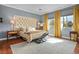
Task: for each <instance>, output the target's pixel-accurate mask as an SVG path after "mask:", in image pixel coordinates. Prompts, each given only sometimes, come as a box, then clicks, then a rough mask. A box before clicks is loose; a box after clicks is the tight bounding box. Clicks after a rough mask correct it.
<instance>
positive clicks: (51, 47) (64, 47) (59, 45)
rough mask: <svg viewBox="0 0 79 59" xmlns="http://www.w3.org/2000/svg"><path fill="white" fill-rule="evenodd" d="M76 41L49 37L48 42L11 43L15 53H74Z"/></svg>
mask: <svg viewBox="0 0 79 59" xmlns="http://www.w3.org/2000/svg"><path fill="white" fill-rule="evenodd" d="M75 46H76V42H73V41H69V40H62V39H58V38H49V39H48V40H47V41H46V42H44V43H41V44H36V43H34V42H32V43H30V44H27V43H26V42H22V43H18V44H14V45H11V49H12V52H13V53H14V54H73V53H74V48H75Z"/></svg>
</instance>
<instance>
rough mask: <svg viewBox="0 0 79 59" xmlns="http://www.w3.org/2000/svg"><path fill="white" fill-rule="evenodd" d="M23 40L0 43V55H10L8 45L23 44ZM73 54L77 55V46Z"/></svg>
mask: <svg viewBox="0 0 79 59" xmlns="http://www.w3.org/2000/svg"><path fill="white" fill-rule="evenodd" d="M23 41H24V40H23V39H21V38H17V39H11V40H8V41H6V40H5V41H0V54H12V50H11V48H10V45H12V44H17V43H20V42H23ZM74 53H75V54H79V44H76V47H75V49H74Z"/></svg>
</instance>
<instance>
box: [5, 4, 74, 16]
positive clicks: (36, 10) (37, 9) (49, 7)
mask: <svg viewBox="0 0 79 59" xmlns="http://www.w3.org/2000/svg"><path fill="white" fill-rule="evenodd" d="M4 6H8V7H12V8H16V9H20V10H24V11H26V12H30V13H33V14H38V15H42V14H46V13H50V12H54V11H56V10H59V9H64V8H67V7H70V6H73V4H4Z"/></svg>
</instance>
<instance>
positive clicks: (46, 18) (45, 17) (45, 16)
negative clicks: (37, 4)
mask: <svg viewBox="0 0 79 59" xmlns="http://www.w3.org/2000/svg"><path fill="white" fill-rule="evenodd" d="M44 30H45V31H48V15H47V14H45V15H44Z"/></svg>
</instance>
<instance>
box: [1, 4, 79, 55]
mask: <svg viewBox="0 0 79 59" xmlns="http://www.w3.org/2000/svg"><path fill="white" fill-rule="evenodd" d="M52 7H53V8H52ZM73 9H74V11H73ZM76 11H77V12H76ZM73 15H74V16H75V15H76V16H75V19H79V18H78V16H79V8H78V6H77V5H74V4H63V5H62V4H41V5H40V4H3V5H0V18H1V19H2V22H0V48H1V49H0V53H2V54H6V53H7V54H8V53H15V54H21V53H23V54H24V53H25V54H34V53H35V54H47V53H48V54H59V53H60V54H64V53H66V54H67V53H70V54H71V53H79V46H78V44H77V45H76V42H74V41H76V37H73V38H74V40H72V39H73V38H72V39H71V41H69V40H70V36H69V35H70V34H69V33H70V31H73V29H72V27H73V26H72V24H74V20H73V17H74V16H73ZM50 20H54V21H55V23H54V21H50ZM76 21H78V20H76ZM50 22H52V25H51V24H50ZM78 22H79V21H78ZM78 22H75V23H76V24H75V29H74V30H75V31H78ZM76 26H77V27H76ZM15 27H16V28H15ZM18 27H20V28H19V29H18ZM21 27H27V28H28V30H29V32H31V33H35V34H31V36H32V37H30V36H29V35H26V34H21V35H19V36H21V37H23V39H21V38H18V39H17V38H16V37H15V36H17V35H15V36H12V37H7V36H8V35H9V34H7V32H8V33H9V32H11V33H15V34H17V33H16V31H13V30H15V29H18V30H22V28H21ZM30 27H32V28H30ZM32 30H33V32H32ZM35 30H40V31H35ZM24 31H26V30H24ZM47 32H48V33H49V35H48V36H46V37H45V39H47V40H48V41H45V42H44V43H40V44H39V45H38V44H35V43H31V42H29V40H31V41H32V39H33V38H34V39H35V38H37V37H38V38H39V37H41V36H42V35H43V34H44V33H47ZM27 34H28V33H27ZM36 35H37V36H36ZM27 37H28V38H27ZM55 37H57V38H55ZM26 39H28V42H29V43H27V42H26ZM53 39H54V40H53ZM55 39H56V40H55ZM60 39H61V40H60ZM65 39H67V40H65ZM46 42H48V43H49V44H48V43H46ZM70 43H71V45H70V46H68V45H67V44H70ZM42 44H43V45H42ZM27 45H28V46H27ZM46 45H47V46H46ZM58 45H60V46H58ZM64 45H67V46H66V47H64ZM19 46H21V47H19ZM24 46H25V47H24ZM51 46H56V47H55V48H53V49H52V47H51ZM28 47H29V48H31V50H30V49H28ZM34 47H35V48H34ZM39 47H40V48H39ZM68 47H70V48H68ZM24 48H26V50H27V52H25V49H24ZM47 48H50V49H47ZM64 48H65V49H64ZM18 49H22V50H20V51H19V50H18ZM44 49H45V50H44ZM55 49H60V50H56V51H55ZM61 49H63V51H61ZM72 49H73V50H72ZM67 50H68V51H67ZM28 51H30V52H28ZM51 51H55V52H51ZM64 51H66V52H64ZM74 51H75V52H74Z"/></svg>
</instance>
